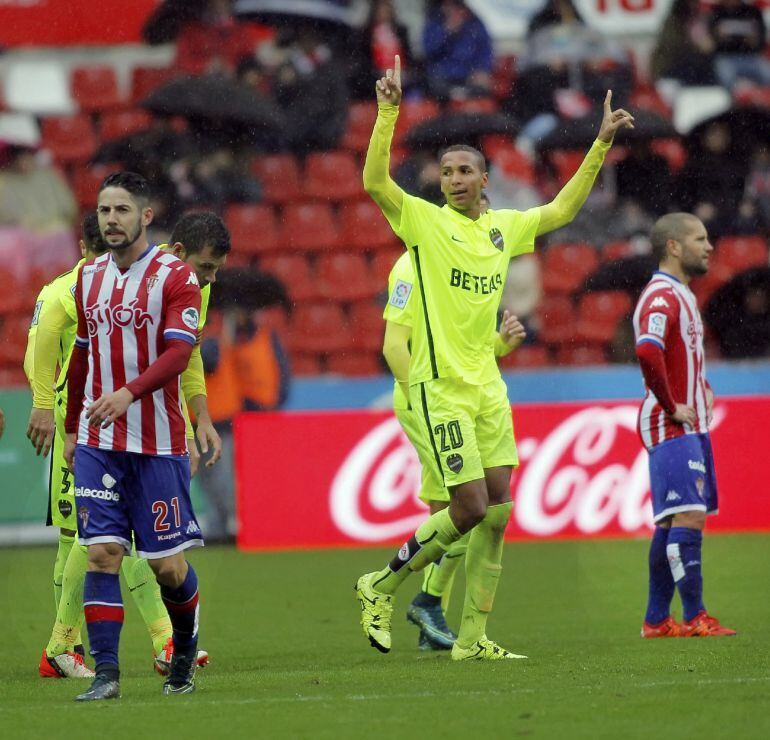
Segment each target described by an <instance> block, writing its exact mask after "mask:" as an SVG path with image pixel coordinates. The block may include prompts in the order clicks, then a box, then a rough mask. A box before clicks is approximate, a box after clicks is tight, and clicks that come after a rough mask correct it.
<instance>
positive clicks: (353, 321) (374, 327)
mask: <svg viewBox="0 0 770 740" xmlns="http://www.w3.org/2000/svg"><path fill="white" fill-rule="evenodd" d="M382 310H383V307H382V306H381V305H380V304H379V303H377V302H375V301H367V302H361V303H354V304H353V306H351V308H350V326H351V329H352V331H353V346H354V347H357V348H358V349H368V350H371V351H372V352H381V351H382V338H383V336H384V334H385V319H383V318H382Z"/></svg>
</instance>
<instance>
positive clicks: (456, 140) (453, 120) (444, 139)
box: [404, 113, 519, 149]
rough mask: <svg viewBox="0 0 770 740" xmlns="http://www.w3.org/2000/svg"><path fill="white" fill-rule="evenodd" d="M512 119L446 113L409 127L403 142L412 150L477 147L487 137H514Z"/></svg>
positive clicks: (495, 114) (488, 115)
mask: <svg viewBox="0 0 770 740" xmlns="http://www.w3.org/2000/svg"><path fill="white" fill-rule="evenodd" d="M518 128H519V127H518V123H517V122H516V119H515V118H512V117H511V116H508V115H505V114H504V113H446V114H442V115H440V116H436V117H435V118H431V119H429V120H427V121H423V122H422V123H418V124H417V125H416V126H412V128H410V129H409V131H408V132H407V134H406V137H405V139H404V142H405V143H406V144H407V146H410V147H412V148H413V149H422V148H425V149H441V148H442V147H445V146H450V145H452V144H470V145H478V142H479V139H480V138H481V137H482V136H487V135H488V134H506V135H508V136H515V135H516V133H517V131H518Z"/></svg>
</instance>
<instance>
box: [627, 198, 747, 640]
mask: <svg viewBox="0 0 770 740" xmlns="http://www.w3.org/2000/svg"><path fill="white" fill-rule="evenodd" d="M651 241H652V249H653V255H654V256H655V257H656V258H657V260H658V264H659V269H658V271H657V272H656V273H655V274H654V275H653V276H652V279H651V280H650V282H649V283H648V284H647V286H646V287H645V289H644V290H643V291H642V294H641V296H640V297H639V302H638V304H637V306H636V310H635V312H634V333H635V335H636V355H637V357H638V358H639V365H640V366H641V369H642V375H643V376H644V384H645V388H646V393H645V396H644V401H642V405H641V407H640V409H639V436H640V438H641V440H642V444H643V445H644V446H645V447H646V448H647V451H648V453H649V465H650V484H651V488H652V510H653V517H654V520H655V525H656V527H655V532H654V534H653V536H652V542H651V544H650V553H649V560H648V564H649V579H650V581H649V595H648V600H647V613H646V615H645V618H644V624H643V625H642V637H719V636H727V635H734V634H735V630H731V629H728V628H727V627H723V626H722V625H721V624H720V623H719V620H717V619H716V618H714V617H712V616H710V615H709V614H708V612H707V611H706V608H705V607H704V605H703V578H702V575H701V543H702V540H703V528H704V526H705V524H706V516H707V515H708V514H715V513H716V512H717V509H718V504H717V487H716V474H715V472H714V458H713V454H712V451H711V440H710V438H709V433H708V430H709V424H710V421H711V417H712V413H713V408H714V392H713V391H712V390H711V386H710V385H709V383H708V381H707V380H706V366H705V357H704V354H703V323H702V321H701V316H700V311H699V310H698V304H697V302H696V300H695V296H694V295H693V293H692V291H691V290H690V288H689V287H688V285H689V283H690V280H692V278H694V277H697V276H698V275H705V274H706V272H707V271H708V267H709V256H710V255H711V252H712V251H713V249H714V248H713V247H712V246H711V243H710V242H709V238H708V234H707V232H706V227H705V226H704V225H703V223H701V221H700V219H698V218H697V217H696V216H693V215H692V214H689V213H669V214H667V215H665V216H662V217H661V218H659V219H658V220H657V221H656V223H655V225H654V226H653V229H652V234H651ZM677 588H678V589H679V596H680V597H681V599H682V607H683V613H684V622H683V623H682V624H679V623H677V622H676V621H675V620H674V618H673V617H672V616H671V613H670V609H671V599H672V598H673V596H674V591H675V590H676V589H677Z"/></svg>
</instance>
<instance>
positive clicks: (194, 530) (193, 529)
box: [187, 519, 201, 534]
mask: <svg viewBox="0 0 770 740" xmlns="http://www.w3.org/2000/svg"><path fill="white" fill-rule="evenodd" d="M200 531H201V528H200V527H199V526H198V525H197V524H196V523H195V521H194V520H192V519H191V520H190V523H189V524H188V525H187V534H199V533H200Z"/></svg>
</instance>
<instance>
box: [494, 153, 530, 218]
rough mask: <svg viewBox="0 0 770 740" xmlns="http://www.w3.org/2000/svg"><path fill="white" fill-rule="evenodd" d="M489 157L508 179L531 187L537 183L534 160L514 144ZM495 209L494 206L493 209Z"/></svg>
mask: <svg viewBox="0 0 770 740" xmlns="http://www.w3.org/2000/svg"><path fill="white" fill-rule="evenodd" d="M489 156H490V160H491V161H492V162H493V163H494V164H495V165H496V166H497V167H499V168H500V169H501V170H502V171H503V173H504V174H505V175H506V177H513V178H516V179H517V180H521V181H522V182H526V183H528V184H530V185H531V184H532V183H534V182H535V168H534V167H533V166H532V160H530V158H529V157H527V156H526V154H523V153H522V152H520V151H519V150H518V149H517V148H516V147H515V146H514V145H513V144H509V145H508V146H506V147H499V148H498V149H496V150H495V151H494V153H493V154H490V155H489ZM494 207H495V206H494V204H493V205H492V208H494Z"/></svg>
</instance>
